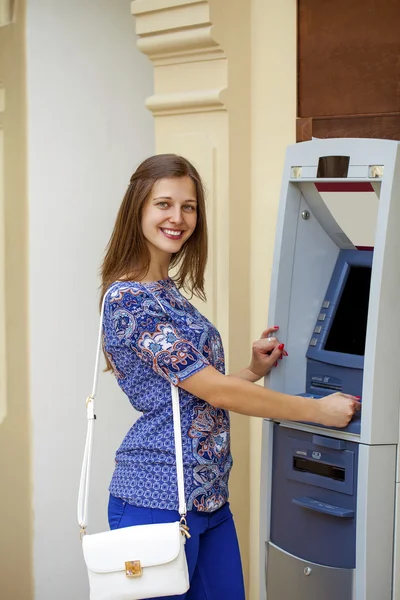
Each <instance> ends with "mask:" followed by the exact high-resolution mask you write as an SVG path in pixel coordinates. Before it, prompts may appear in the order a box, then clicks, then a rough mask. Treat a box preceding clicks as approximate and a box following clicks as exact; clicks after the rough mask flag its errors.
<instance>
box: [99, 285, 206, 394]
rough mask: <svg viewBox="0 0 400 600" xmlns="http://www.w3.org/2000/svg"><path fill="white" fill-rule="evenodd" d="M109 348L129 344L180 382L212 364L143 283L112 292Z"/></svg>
mask: <svg viewBox="0 0 400 600" xmlns="http://www.w3.org/2000/svg"><path fill="white" fill-rule="evenodd" d="M105 337H106V339H105V342H106V347H107V346H109V345H111V346H113V345H114V346H115V345H119V346H121V345H122V346H125V347H128V348H129V349H130V350H131V351H132V352H133V353H134V355H135V356H136V357H137V358H139V359H140V360H141V361H143V363H145V364H147V365H148V366H150V367H151V368H152V369H153V371H154V372H155V373H157V374H158V375H160V376H161V377H163V378H164V379H166V380H167V381H169V382H170V383H172V384H173V385H178V384H179V382H181V381H184V380H185V379H187V378H188V377H190V376H191V375H194V374H195V373H197V372H198V371H200V370H201V369H203V368H204V367H206V366H208V365H209V364H210V363H209V362H208V361H207V359H206V358H205V357H204V356H203V354H202V353H201V352H200V351H199V350H198V349H197V348H196V347H195V345H194V344H193V343H192V342H191V341H189V340H188V339H187V336H186V337H185V335H184V333H183V331H182V330H181V328H180V327H179V324H178V323H177V322H176V319H174V314H173V313H172V314H171V313H170V312H168V311H167V312H164V310H163V308H162V306H161V305H160V304H159V302H158V301H157V300H156V299H155V298H154V297H153V295H152V294H150V293H148V292H147V291H146V290H145V289H143V288H142V287H141V286H138V287H137V288H136V286H135V285H132V284H130V285H129V287H120V288H117V289H116V290H114V291H113V290H111V291H110V292H109V295H108V298H107V299H106V303H105Z"/></svg>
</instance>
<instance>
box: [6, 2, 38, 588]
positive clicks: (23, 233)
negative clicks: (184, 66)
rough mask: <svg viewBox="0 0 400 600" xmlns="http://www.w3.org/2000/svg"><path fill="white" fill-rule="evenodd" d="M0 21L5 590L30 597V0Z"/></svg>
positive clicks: (19, 4)
mask: <svg viewBox="0 0 400 600" xmlns="http://www.w3.org/2000/svg"><path fill="white" fill-rule="evenodd" d="M17 8H18V10H17V15H16V16H17V18H16V22H15V23H13V24H10V25H7V26H5V27H2V28H0V82H1V85H2V87H4V90H5V110H4V112H3V113H0V129H1V130H2V131H3V136H4V157H5V158H4V171H3V172H4V173H5V181H4V191H5V196H4V198H5V233H6V245H5V251H6V269H5V284H6V323H7V331H6V333H7V338H6V339H7V345H6V349H7V389H8V393H7V414H6V417H5V419H4V421H3V422H2V423H1V424H0V457H1V460H0V481H1V494H0V515H1V535H0V597H1V598H4V599H8V598H10V599H11V598H15V599H18V600H30V599H31V598H32V552H31V549H32V526H31V524H32V514H31V508H30V507H31V502H30V500H31V481H30V444H29V421H30V415H29V394H28V357H27V324H28V322H27V256H26V254H27V193H26V118H25V95H26V90H25V2H24V1H23V0H20V1H19V2H18V7H17Z"/></svg>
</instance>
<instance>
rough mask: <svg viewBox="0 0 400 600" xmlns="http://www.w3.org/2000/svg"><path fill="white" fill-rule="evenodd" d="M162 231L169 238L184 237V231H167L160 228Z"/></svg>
mask: <svg viewBox="0 0 400 600" xmlns="http://www.w3.org/2000/svg"><path fill="white" fill-rule="evenodd" d="M160 229H161V231H162V232H163V234H164V235H165V236H167V237H168V238H173V239H178V238H181V237H182V235H183V231H182V230H181V229H166V228H163V227H160Z"/></svg>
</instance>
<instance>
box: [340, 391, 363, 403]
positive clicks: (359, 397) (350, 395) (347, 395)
mask: <svg viewBox="0 0 400 600" xmlns="http://www.w3.org/2000/svg"><path fill="white" fill-rule="evenodd" d="M341 395H342V396H344V398H348V399H349V400H356V401H357V402H358V403H360V400H361V396H353V395H352V394H343V392H341Z"/></svg>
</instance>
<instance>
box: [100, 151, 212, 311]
mask: <svg viewBox="0 0 400 600" xmlns="http://www.w3.org/2000/svg"><path fill="white" fill-rule="evenodd" d="M185 176H188V177H190V178H191V179H192V181H193V183H194V185H195V189H196V198H197V222H196V228H195V230H194V232H193V233H192V235H191V236H190V238H189V239H188V240H187V241H186V242H185V244H184V245H183V246H182V248H181V249H180V250H179V252H177V253H176V254H174V255H173V256H172V260H171V263H170V268H172V267H177V271H176V274H175V276H174V280H175V282H176V284H177V286H178V287H179V288H182V289H184V290H185V291H187V292H189V294H191V295H195V296H197V297H198V298H200V299H202V300H205V292H204V271H205V267H206V263H207V247H208V244H207V222H206V210H205V198H204V196H205V194H204V187H203V183H202V181H201V178H200V175H199V173H198V172H197V170H196V169H195V167H194V166H193V165H192V164H191V163H190V162H189V161H188V160H186V159H185V158H183V157H182V156H177V155H176V154H158V155H156V156H151V157H150V158H148V159H146V160H145V161H144V162H142V164H141V165H139V167H138V168H137V169H136V171H135V172H134V174H133V175H132V177H131V179H130V184H129V186H128V189H127V191H126V193H125V196H124V199H123V200H122V204H121V207H120V209H119V211H118V215H117V219H116V221H115V225H114V230H113V232H112V234H111V238H110V241H109V242H108V245H107V248H106V253H105V257H104V260H103V264H102V266H101V279H102V285H101V300H100V303H101V301H102V299H103V297H104V294H105V293H106V291H107V289H108V288H109V286H110V285H111V284H112V283H113V282H114V281H117V280H121V279H122V280H127V281H130V280H140V279H142V278H143V277H145V276H146V274H147V272H148V270H149V267H150V252H149V250H148V247H147V244H146V239H145V237H144V235H143V231H142V213H143V207H144V204H145V202H146V200H147V198H148V197H149V194H150V192H151V190H152V188H153V185H154V184H155V183H156V182H157V181H159V180H160V179H165V178H171V177H177V178H178V177H185Z"/></svg>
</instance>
